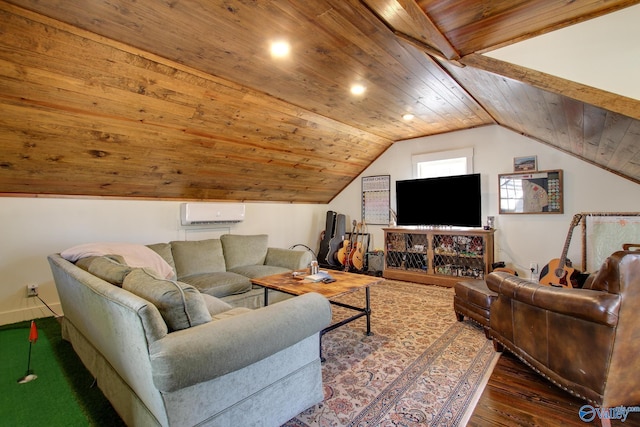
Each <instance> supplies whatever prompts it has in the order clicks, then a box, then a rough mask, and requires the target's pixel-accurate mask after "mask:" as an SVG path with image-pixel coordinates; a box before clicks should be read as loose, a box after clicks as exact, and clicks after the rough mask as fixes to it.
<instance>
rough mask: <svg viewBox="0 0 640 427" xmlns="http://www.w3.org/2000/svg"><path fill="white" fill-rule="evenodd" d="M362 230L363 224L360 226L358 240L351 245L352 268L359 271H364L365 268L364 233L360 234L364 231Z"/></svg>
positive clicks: (357, 233) (350, 258) (357, 232)
mask: <svg viewBox="0 0 640 427" xmlns="http://www.w3.org/2000/svg"><path fill="white" fill-rule="evenodd" d="M362 228H363V224H362V223H360V224H358V228H357V231H356V239H355V240H354V242H353V243H352V244H351V247H352V249H351V252H350V253H349V260H350V264H351V267H353V269H355V270H357V271H362V269H363V268H364V233H359V232H360V231H362ZM359 239H360V241H359Z"/></svg>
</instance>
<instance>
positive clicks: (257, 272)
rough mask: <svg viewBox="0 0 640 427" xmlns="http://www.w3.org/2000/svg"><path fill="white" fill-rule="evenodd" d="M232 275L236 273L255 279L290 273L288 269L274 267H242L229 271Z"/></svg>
mask: <svg viewBox="0 0 640 427" xmlns="http://www.w3.org/2000/svg"><path fill="white" fill-rule="evenodd" d="M230 271H231V272H233V273H238V274H241V275H243V276H246V277H249V278H251V279H253V278H255V277H264V276H271V275H272V274H280V273H286V272H287V271H291V270H290V269H288V268H284V267H276V266H274V265H243V266H241V267H236V268H233V269H231V270H230Z"/></svg>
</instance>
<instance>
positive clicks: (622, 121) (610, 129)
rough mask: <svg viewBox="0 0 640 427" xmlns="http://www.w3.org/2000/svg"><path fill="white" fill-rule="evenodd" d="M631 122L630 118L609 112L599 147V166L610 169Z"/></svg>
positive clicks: (597, 156)
mask: <svg viewBox="0 0 640 427" xmlns="http://www.w3.org/2000/svg"><path fill="white" fill-rule="evenodd" d="M630 120H631V119H630V118H628V117H626V116H623V115H621V114H617V113H613V112H611V111H608V112H607V116H606V118H605V125H604V128H603V130H602V138H601V139H600V145H599V146H598V154H597V155H596V159H595V161H596V163H597V164H599V165H603V166H605V167H607V168H609V164H610V162H611V160H612V159H613V155H614V153H615V152H616V148H617V147H618V144H619V143H620V140H621V139H622V137H623V136H624V134H625V133H626V131H627V128H628V127H629V121H630Z"/></svg>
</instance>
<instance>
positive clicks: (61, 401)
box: [0, 317, 124, 427]
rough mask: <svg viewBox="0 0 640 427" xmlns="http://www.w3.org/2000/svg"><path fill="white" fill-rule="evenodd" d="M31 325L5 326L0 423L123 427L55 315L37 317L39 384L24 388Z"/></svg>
mask: <svg viewBox="0 0 640 427" xmlns="http://www.w3.org/2000/svg"><path fill="white" fill-rule="evenodd" d="M30 325H31V322H30V321H27V322H20V323H16V324H13V325H5V326H1V327H0V395H1V396H2V399H0V420H2V423H3V424H4V425H15V426H23V427H30V426H123V425H124V424H123V422H122V420H121V419H120V417H119V416H118V415H117V414H116V412H115V411H114V409H113V407H112V406H111V404H110V403H109V402H108V401H107V399H106V398H105V397H104V395H103V394H102V392H101V391H100V390H99V389H98V387H96V386H95V385H94V384H93V378H92V376H91V374H90V373H89V372H88V371H87V370H86V368H85V367H84V366H83V365H82V362H80V359H79V358H78V356H77V355H76V354H75V352H74V351H73V348H72V347H71V344H69V343H68V342H66V341H63V340H62V338H61V336H60V324H59V323H58V321H57V320H56V319H54V318H52V317H49V318H44V319H37V320H36V325H37V328H38V340H37V341H36V342H35V343H34V344H33V345H32V348H31V370H32V371H33V373H34V374H36V375H37V376H38V378H37V379H35V380H34V381H31V382H28V383H24V384H19V383H18V382H17V381H18V379H19V378H21V377H23V376H24V375H25V373H26V371H27V364H28V357H29V328H30Z"/></svg>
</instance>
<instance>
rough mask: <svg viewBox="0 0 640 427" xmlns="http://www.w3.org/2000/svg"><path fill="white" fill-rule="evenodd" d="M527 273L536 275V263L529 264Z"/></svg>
mask: <svg viewBox="0 0 640 427" xmlns="http://www.w3.org/2000/svg"><path fill="white" fill-rule="evenodd" d="M529 271H531V274H538V263H537V262H532V263H530V264H529Z"/></svg>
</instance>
